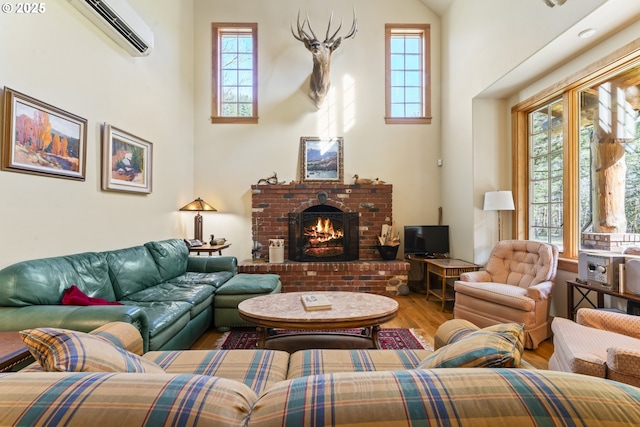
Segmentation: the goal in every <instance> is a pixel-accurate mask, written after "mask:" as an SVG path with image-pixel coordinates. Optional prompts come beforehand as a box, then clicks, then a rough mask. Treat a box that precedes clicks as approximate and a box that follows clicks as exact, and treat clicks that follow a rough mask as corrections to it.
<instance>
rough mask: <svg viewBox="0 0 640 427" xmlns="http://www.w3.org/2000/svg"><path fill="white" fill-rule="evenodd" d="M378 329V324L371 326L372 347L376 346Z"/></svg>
mask: <svg viewBox="0 0 640 427" xmlns="http://www.w3.org/2000/svg"><path fill="white" fill-rule="evenodd" d="M378 331H380V325H374V326H372V327H371V341H373V348H375V349H377V348H378Z"/></svg>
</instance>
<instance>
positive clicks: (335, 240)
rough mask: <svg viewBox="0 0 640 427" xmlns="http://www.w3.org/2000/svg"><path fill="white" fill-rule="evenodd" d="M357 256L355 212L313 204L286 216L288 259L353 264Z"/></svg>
mask: <svg viewBox="0 0 640 427" xmlns="http://www.w3.org/2000/svg"><path fill="white" fill-rule="evenodd" d="M358 257H359V237H358V214H357V213H351V212H343V211H341V210H340V209H338V208H335V207H333V206H326V205H316V206H312V207H310V208H308V209H306V210H304V211H303V212H300V213H290V214H289V259H291V260H293V261H353V260H357V259H358Z"/></svg>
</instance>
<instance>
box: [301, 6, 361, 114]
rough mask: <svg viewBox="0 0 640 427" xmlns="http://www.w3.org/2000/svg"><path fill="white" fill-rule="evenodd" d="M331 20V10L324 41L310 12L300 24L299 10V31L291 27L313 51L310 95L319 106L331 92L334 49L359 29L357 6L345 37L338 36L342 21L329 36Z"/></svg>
mask: <svg viewBox="0 0 640 427" xmlns="http://www.w3.org/2000/svg"><path fill="white" fill-rule="evenodd" d="M331 21H333V12H331V17H330V18H329V25H327V33H326V34H325V36H324V41H322V42H321V41H319V40H318V38H317V37H316V35H315V34H314V32H313V30H312V29H311V22H310V21H309V15H308V14H307V18H306V19H305V20H304V21H303V22H302V24H300V11H298V19H297V26H298V33H297V34H296V33H295V32H294V31H293V27H292V28H291V34H293V37H295V38H296V40H298V41H301V42H302V43H303V44H304V46H305V47H306V48H307V50H309V52H311V55H312V58H313V71H312V73H311V79H310V85H309V97H310V98H311V99H312V100H313V102H314V103H315V104H316V106H317V107H320V106H321V105H322V103H323V102H324V97H325V96H326V95H327V92H329V86H331V82H330V80H329V72H330V67H331V54H332V53H333V51H334V50H336V49H338V48H339V47H340V44H341V43H342V41H343V40H347V39H350V38H353V37H355V35H356V32H357V31H358V19H357V18H356V11H355V8H354V10H353V24H351V29H350V30H349V32H348V33H347V35H345V36H344V37H342V36H340V37H337V36H338V33H339V32H340V30H341V29H342V21H340V26H339V27H338V29H337V30H336V31H335V32H334V33H333V35H331V36H329V32H330V31H331ZM305 26H306V27H307V28H308V31H309V33H311V35H309V33H307V31H306V30H305Z"/></svg>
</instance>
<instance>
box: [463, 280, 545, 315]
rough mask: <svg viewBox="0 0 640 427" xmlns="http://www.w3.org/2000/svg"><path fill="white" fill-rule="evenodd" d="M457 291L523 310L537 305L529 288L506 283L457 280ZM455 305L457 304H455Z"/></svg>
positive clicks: (528, 309)
mask: <svg viewBox="0 0 640 427" xmlns="http://www.w3.org/2000/svg"><path fill="white" fill-rule="evenodd" d="M454 289H455V291H456V292H461V293H463V294H465V295H469V296H471V297H473V298H476V299H479V300H486V301H491V302H492V303H495V304H499V305H501V306H507V307H513V308H516V309H518V310H522V311H532V310H533V309H534V307H535V302H534V301H533V299H531V298H529V297H528V296H527V293H528V292H527V290H526V289H523V288H520V287H518V286H512V285H506V284H504V283H494V282H486V283H484V282H483V283H467V282H460V281H457V282H455V284H454ZM454 307H455V306H454Z"/></svg>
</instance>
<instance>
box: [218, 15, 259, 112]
mask: <svg viewBox="0 0 640 427" xmlns="http://www.w3.org/2000/svg"><path fill="white" fill-rule="evenodd" d="M211 32H212V55H211V57H212V62H213V64H212V80H213V82H212V83H213V113H212V117H211V120H212V122H213V123H257V122H258V78H257V76H258V49H257V47H258V24H240V23H213V24H212V31H211Z"/></svg>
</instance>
